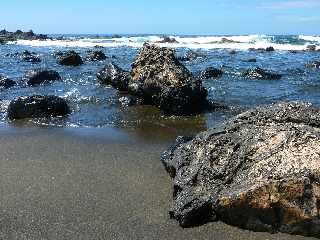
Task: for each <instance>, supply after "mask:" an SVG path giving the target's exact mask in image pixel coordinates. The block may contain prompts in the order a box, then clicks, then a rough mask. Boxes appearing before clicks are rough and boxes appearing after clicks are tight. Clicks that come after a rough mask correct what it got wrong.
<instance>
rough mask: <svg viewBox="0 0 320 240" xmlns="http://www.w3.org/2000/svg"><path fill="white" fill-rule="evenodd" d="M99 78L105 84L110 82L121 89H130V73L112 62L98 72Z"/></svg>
mask: <svg viewBox="0 0 320 240" xmlns="http://www.w3.org/2000/svg"><path fill="white" fill-rule="evenodd" d="M97 78H98V80H100V82H101V83H103V84H109V85H111V86H113V87H114V88H116V89H118V90H120V91H128V84H129V79H130V73H129V72H127V71H124V70H123V69H121V68H120V67H118V66H117V65H116V64H114V63H112V62H110V63H108V64H107V65H106V66H105V67H104V68H103V69H102V70H101V71H99V72H98V73H97Z"/></svg>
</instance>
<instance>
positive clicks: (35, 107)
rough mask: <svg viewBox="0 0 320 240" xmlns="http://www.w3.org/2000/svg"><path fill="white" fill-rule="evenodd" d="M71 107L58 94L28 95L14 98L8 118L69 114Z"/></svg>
mask: <svg viewBox="0 0 320 240" xmlns="http://www.w3.org/2000/svg"><path fill="white" fill-rule="evenodd" d="M70 112H71V111H70V108H69V106H68V104H67V102H66V101H65V100H64V99H63V98H60V97H57V96H39V95H34V96H28V97H19V98H17V99H16V100H13V101H12V102H11V103H10V104H9V107H8V118H9V119H11V120H13V119H23V118H38V117H55V116H65V115H67V114H69V113H70Z"/></svg>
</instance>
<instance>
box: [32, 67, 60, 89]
mask: <svg viewBox="0 0 320 240" xmlns="http://www.w3.org/2000/svg"><path fill="white" fill-rule="evenodd" d="M26 78H27V79H28V81H27V84H28V85H29V86H34V85H39V84H44V83H50V82H54V81H59V80H61V77H60V75H59V73H58V72H56V71H53V70H30V71H28V72H27V73H26Z"/></svg>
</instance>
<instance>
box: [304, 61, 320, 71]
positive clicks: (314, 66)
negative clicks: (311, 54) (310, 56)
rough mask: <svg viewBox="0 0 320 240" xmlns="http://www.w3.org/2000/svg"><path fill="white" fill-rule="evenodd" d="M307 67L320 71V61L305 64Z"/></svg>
mask: <svg viewBox="0 0 320 240" xmlns="http://www.w3.org/2000/svg"><path fill="white" fill-rule="evenodd" d="M307 67H310V68H319V69H320V61H313V62H311V63H309V64H307Z"/></svg>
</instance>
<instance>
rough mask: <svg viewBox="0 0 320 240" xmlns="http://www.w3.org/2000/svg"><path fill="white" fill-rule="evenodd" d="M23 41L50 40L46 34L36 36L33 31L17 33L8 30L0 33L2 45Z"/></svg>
mask: <svg viewBox="0 0 320 240" xmlns="http://www.w3.org/2000/svg"><path fill="white" fill-rule="evenodd" d="M19 39H22V40H46V39H48V36H47V35H44V34H35V33H34V32H33V31H32V30H30V31H28V32H23V31H21V30H17V31H16V32H8V31H6V30H1V31H0V44H4V43H6V42H9V41H17V40H19Z"/></svg>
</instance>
